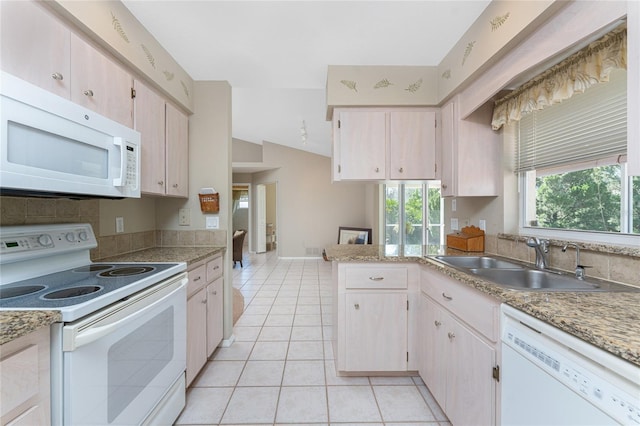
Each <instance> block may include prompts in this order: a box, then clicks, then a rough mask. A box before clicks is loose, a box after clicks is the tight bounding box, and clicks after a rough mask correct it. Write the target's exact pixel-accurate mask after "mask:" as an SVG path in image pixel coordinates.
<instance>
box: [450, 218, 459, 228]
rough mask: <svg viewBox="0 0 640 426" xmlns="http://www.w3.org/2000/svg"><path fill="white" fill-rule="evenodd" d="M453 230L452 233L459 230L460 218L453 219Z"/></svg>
mask: <svg viewBox="0 0 640 426" xmlns="http://www.w3.org/2000/svg"><path fill="white" fill-rule="evenodd" d="M451 230H452V231H457V230H458V218H455V217H452V218H451Z"/></svg>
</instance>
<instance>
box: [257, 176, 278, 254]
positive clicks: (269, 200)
mask: <svg viewBox="0 0 640 426" xmlns="http://www.w3.org/2000/svg"><path fill="white" fill-rule="evenodd" d="M255 212H256V252H257V253H265V252H267V251H272V250H277V241H278V238H277V231H278V228H277V225H276V224H277V184H276V183H275V182H274V183H265V184H258V185H256V206H255Z"/></svg>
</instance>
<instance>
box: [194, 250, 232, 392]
mask: <svg viewBox="0 0 640 426" xmlns="http://www.w3.org/2000/svg"><path fill="white" fill-rule="evenodd" d="M222 260H223V257H222V255H215V256H212V257H209V258H207V259H204V260H202V261H200V262H197V263H195V264H193V265H191V266H190V268H189V271H188V274H189V283H188V284H187V386H189V385H190V384H191V382H192V381H193V379H195V377H196V376H197V375H198V373H199V372H200V370H201V369H202V367H203V366H204V365H205V364H206V362H207V359H208V358H209V356H211V354H212V353H213V351H214V350H215V349H216V347H218V345H219V344H220V342H221V341H222V334H223V326H222V325H223V324H222V319H223V312H222V311H223V291H224V290H223V282H224V281H223V277H222Z"/></svg>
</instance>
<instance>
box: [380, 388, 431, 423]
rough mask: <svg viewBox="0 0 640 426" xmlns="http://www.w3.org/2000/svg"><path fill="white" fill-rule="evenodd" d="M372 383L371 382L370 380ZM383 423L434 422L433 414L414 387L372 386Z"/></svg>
mask: <svg viewBox="0 0 640 426" xmlns="http://www.w3.org/2000/svg"><path fill="white" fill-rule="evenodd" d="M372 382H373V380H372ZM373 392H374V394H375V395H376V400H377V401H378V407H379V408H380V412H381V413H382V420H384V421H385V422H389V421H393V422H415V421H422V422H427V421H434V420H436V419H435V417H434V416H433V413H432V412H431V410H430V409H429V407H428V406H427V403H426V402H425V401H424V399H423V398H422V395H420V391H418V388H417V387H416V386H414V385H411V386H373Z"/></svg>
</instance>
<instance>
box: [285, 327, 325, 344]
mask: <svg viewBox="0 0 640 426" xmlns="http://www.w3.org/2000/svg"><path fill="white" fill-rule="evenodd" d="M291 340H318V341H322V327H318V326H314V327H296V326H295V325H294V326H293V329H292V331H291Z"/></svg>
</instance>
